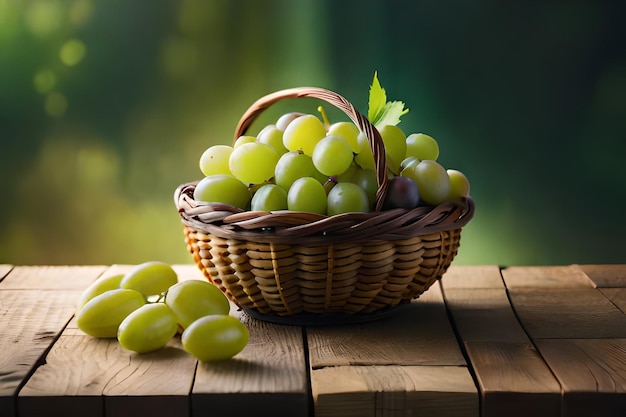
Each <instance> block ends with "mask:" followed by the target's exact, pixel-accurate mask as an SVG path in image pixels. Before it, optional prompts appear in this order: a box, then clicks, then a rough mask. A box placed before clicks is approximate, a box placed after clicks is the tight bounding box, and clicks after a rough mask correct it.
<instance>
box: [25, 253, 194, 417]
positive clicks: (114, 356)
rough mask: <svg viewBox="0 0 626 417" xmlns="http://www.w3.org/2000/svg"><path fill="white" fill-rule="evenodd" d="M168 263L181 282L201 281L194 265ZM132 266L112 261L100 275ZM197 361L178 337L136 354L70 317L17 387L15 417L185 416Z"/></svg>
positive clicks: (123, 270)
mask: <svg viewBox="0 0 626 417" xmlns="http://www.w3.org/2000/svg"><path fill="white" fill-rule="evenodd" d="M173 267H174V270H175V271H176V272H177V274H178V275H179V279H180V280H183V279H204V278H203V277H202V274H201V272H200V271H199V270H198V269H197V268H192V267H191V266H189V265H173ZM131 268H133V265H113V266H111V267H110V268H108V269H107V270H105V271H104V272H103V273H102V274H101V275H102V276H111V275H116V274H121V273H126V272H128V271H129V270H130V269H131ZM87 285H88V284H87ZM196 364H197V361H196V360H195V359H194V358H193V357H192V356H191V355H189V354H188V353H186V352H185V351H184V350H183V348H182V345H181V343H180V337H176V338H174V339H173V340H172V341H170V343H169V344H168V345H167V346H166V347H165V348H164V349H161V350H159V351H157V352H152V353H148V354H141V355H140V354H136V353H133V352H129V351H126V350H124V349H123V348H122V347H121V346H120V345H119V343H117V341H116V340H115V339H95V338H92V337H90V336H87V335H85V334H84V333H82V332H81V331H80V330H78V329H77V327H76V323H75V320H72V321H71V322H70V323H69V324H68V326H67V328H66V329H65V331H64V332H63V334H62V335H61V337H60V339H59V341H58V342H57V343H56V344H55V345H54V346H53V347H52V349H51V351H50V353H49V354H48V356H47V357H46V362H45V364H44V365H42V366H40V367H39V368H38V369H37V371H36V372H35V373H34V374H33V376H32V377H31V378H30V379H29V381H28V383H27V384H26V385H25V386H24V388H23V389H22V390H21V391H20V393H19V397H18V407H19V411H20V416H21V417H23V416H29V415H33V416H35V415H41V413H42V412H43V411H44V410H45V413H46V415H51V416H54V415H59V416H71V415H76V416H82V415H94V416H98V415H111V416H136V415H140V414H143V413H147V414H150V415H152V416H157V417H158V416H170V415H176V416H187V415H189V413H190V406H189V393H190V392H191V387H192V385H193V379H194V373H195V369H196ZM173 369H175V370H176V371H175V372H172V370H173ZM77 400H78V401H77Z"/></svg>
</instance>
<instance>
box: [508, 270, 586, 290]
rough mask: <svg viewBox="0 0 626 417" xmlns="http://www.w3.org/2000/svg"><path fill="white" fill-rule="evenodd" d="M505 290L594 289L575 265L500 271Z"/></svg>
mask: <svg viewBox="0 0 626 417" xmlns="http://www.w3.org/2000/svg"><path fill="white" fill-rule="evenodd" d="M502 277H503V278H504V283H505V285H506V286H507V288H511V289H519V288H540V289H563V288H594V287H595V284H594V283H593V281H591V280H590V279H589V277H588V276H587V275H586V274H585V273H584V272H583V271H582V270H581V269H580V268H578V267H577V266H576V265H569V266H512V267H508V268H504V269H503V270H502Z"/></svg>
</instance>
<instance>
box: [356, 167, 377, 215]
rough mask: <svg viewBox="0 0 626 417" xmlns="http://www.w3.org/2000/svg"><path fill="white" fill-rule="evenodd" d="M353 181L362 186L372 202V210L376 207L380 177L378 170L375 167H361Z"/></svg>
mask: <svg viewBox="0 0 626 417" xmlns="http://www.w3.org/2000/svg"><path fill="white" fill-rule="evenodd" d="M352 182H353V183H355V184H356V185H358V186H359V187H361V188H362V189H363V190H364V191H365V194H366V195H367V198H368V200H369V203H370V210H372V209H373V208H374V203H376V191H378V178H377V177H376V171H374V170H373V169H362V168H359V169H358V170H357V171H356V172H355V173H354V176H353V177H352Z"/></svg>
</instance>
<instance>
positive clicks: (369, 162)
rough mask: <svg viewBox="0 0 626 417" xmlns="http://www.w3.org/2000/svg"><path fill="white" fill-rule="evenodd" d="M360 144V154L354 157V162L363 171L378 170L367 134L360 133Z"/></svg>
mask: <svg viewBox="0 0 626 417" xmlns="http://www.w3.org/2000/svg"><path fill="white" fill-rule="evenodd" d="M357 140H358V143H359V152H358V153H357V154H356V155H354V162H356V163H357V164H358V165H359V166H360V167H361V168H363V169H373V170H375V169H376V162H375V161H374V156H373V154H372V148H371V146H370V142H369V140H368V139H367V136H365V133H363V132H361V133H359V136H357Z"/></svg>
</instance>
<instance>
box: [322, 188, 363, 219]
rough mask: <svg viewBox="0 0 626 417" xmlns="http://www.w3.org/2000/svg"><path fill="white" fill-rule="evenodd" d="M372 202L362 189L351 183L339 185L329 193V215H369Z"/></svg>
mask: <svg viewBox="0 0 626 417" xmlns="http://www.w3.org/2000/svg"><path fill="white" fill-rule="evenodd" d="M369 209H370V202H369V199H368V197H367V194H366V193H365V190H363V189H362V188H361V187H359V186H358V185H356V184H353V183H351V182H340V183H337V184H336V185H335V186H334V187H333V188H332V189H331V190H330V191H329V192H328V215H329V216H334V215H335V214H341V213H353V212H359V213H367V212H368V211H369Z"/></svg>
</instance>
